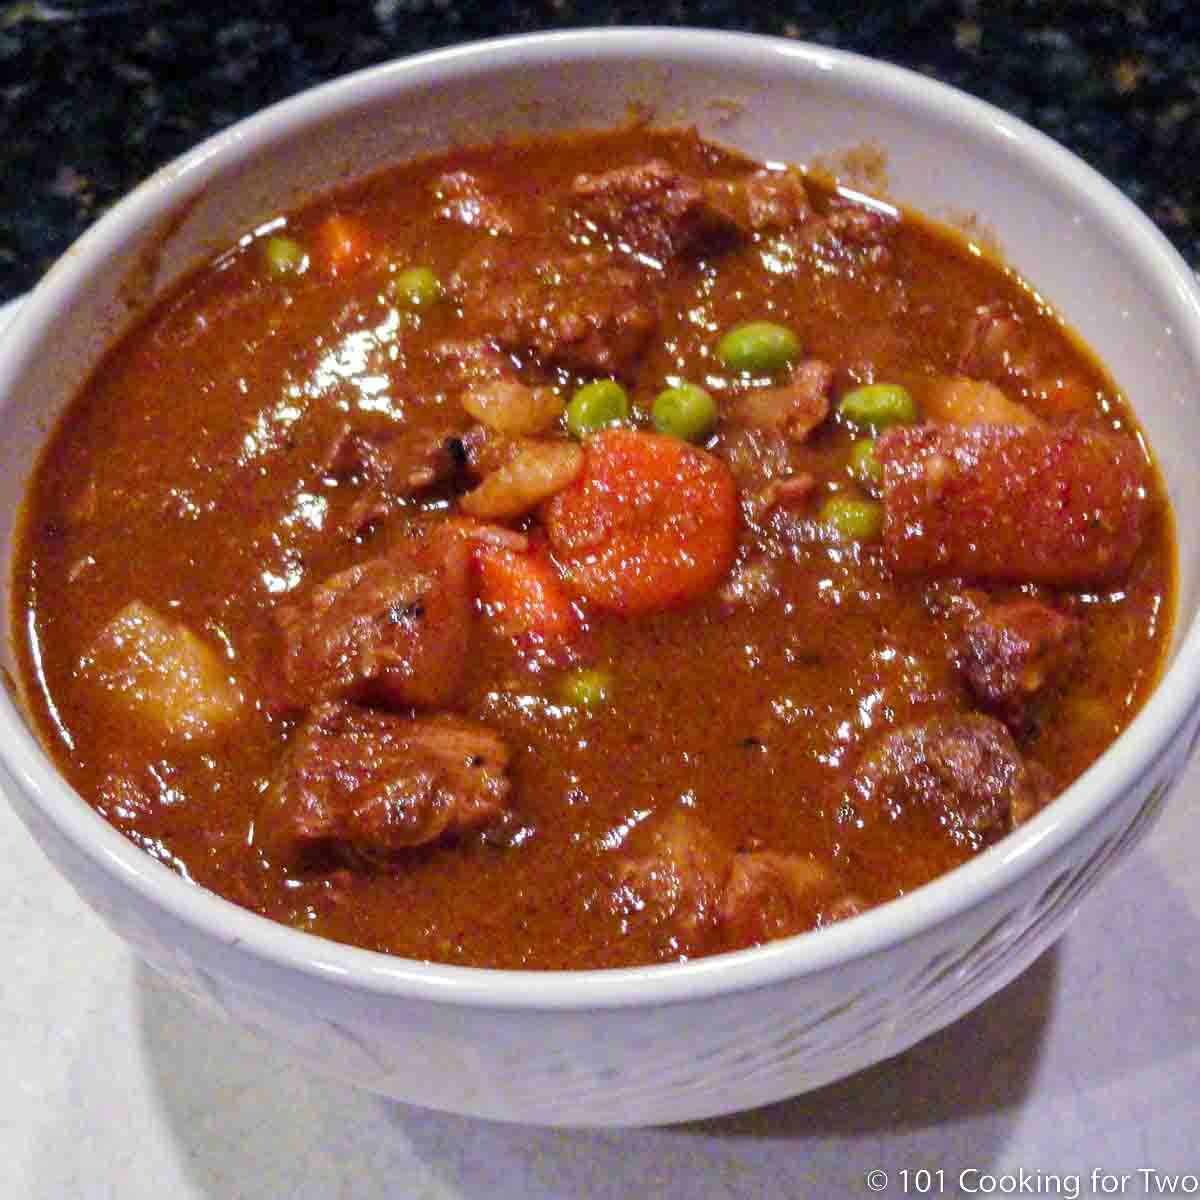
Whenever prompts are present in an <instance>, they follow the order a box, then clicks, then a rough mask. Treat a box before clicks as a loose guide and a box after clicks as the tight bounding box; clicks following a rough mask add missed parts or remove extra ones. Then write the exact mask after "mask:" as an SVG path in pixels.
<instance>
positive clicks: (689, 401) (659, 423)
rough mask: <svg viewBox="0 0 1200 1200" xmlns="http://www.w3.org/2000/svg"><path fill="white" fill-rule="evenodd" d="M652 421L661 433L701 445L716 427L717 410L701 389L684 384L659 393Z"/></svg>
mask: <svg viewBox="0 0 1200 1200" xmlns="http://www.w3.org/2000/svg"><path fill="white" fill-rule="evenodd" d="M650 418H651V420H652V421H653V422H654V428H655V429H657V430H658V432H659V433H669V434H671V435H672V436H673V437H677V438H683V440H684V441H686V442H700V441H703V440H704V439H705V438H706V437H708V435H709V434H710V433H712V431H713V430H714V429H716V427H717V406H716V403H715V402H714V401H713V398H712V397H711V396H710V395H709V394H708V393H707V392H706V391H705V390H704V389H703V388H702V387H698V386H697V385H696V384H694V383H681V384H680V385H679V386H678V387H672V388H667V389H666V390H665V391H662V392H659V393H658V395H657V397H655V400H654V406H653V408H651V410H650Z"/></svg>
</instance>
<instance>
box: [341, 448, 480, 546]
mask: <svg viewBox="0 0 1200 1200" xmlns="http://www.w3.org/2000/svg"><path fill="white" fill-rule="evenodd" d="M462 433H463V430H462V429H461V428H459V427H456V426H450V425H447V426H445V427H443V428H438V429H412V430H407V429H404V430H399V431H396V432H392V433H386V434H381V435H377V436H371V435H368V434H365V433H356V432H354V431H353V430H352V429H350V428H349V427H347V428H346V429H345V431H344V432H343V433H342V434H341V435H340V436H339V437H338V438H337V440H336V441H335V442H334V444H333V445H332V446H331V447H330V450H329V454H328V456H327V458H326V461H325V464H324V467H325V473H326V474H328V475H331V476H334V477H335V478H342V479H350V480H355V481H357V482H359V483H361V484H363V485H364V490H363V492H362V494H361V495H360V496H359V497H358V498H357V499H356V500H355V502H354V503H353V504H352V505H351V506H350V511H349V512H348V513H347V515H346V518H345V521H344V527H345V531H346V532H347V533H349V534H351V535H354V534H357V533H358V532H359V531H360V530H362V529H363V527H364V526H366V525H369V524H370V523H371V522H372V521H378V520H381V519H382V518H384V517H386V516H387V515H388V514H389V513H390V512H392V510H393V509H394V508H395V506H396V505H397V504H399V503H401V502H403V501H404V500H407V499H409V498H410V497H413V496H417V495H419V494H420V493H421V492H424V491H426V490H427V489H429V488H432V487H435V486H436V485H438V484H441V483H447V482H449V481H451V480H453V479H454V478H455V477H456V476H457V475H458V473H459V471H460V469H461V463H460V461H459V459H458V458H457V457H456V455H455V453H454V443H455V439H456V438H459V437H461V435H462Z"/></svg>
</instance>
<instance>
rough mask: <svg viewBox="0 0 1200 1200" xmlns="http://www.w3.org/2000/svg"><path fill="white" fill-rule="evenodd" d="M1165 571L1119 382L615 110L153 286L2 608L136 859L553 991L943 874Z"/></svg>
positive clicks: (1006, 797) (1077, 762) (902, 236)
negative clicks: (525, 973)
mask: <svg viewBox="0 0 1200 1200" xmlns="http://www.w3.org/2000/svg"><path fill="white" fill-rule="evenodd" d="M750 322H753V323H757V324H756V325H755V326H754V327H752V328H751V329H749V330H746V329H745V328H741V327H743V326H745V325H746V323H750ZM731 331H734V332H735V333H736V334H737V336H735V337H734V338H733V339H732V340H731V341H727V340H726V338H727V335H729V334H730V332H731ZM601 381H602V382H604V383H605V384H606V385H607V386H606V387H605V388H600V389H596V388H595V387H593V388H592V389H591V390H590V391H587V392H585V393H584V397H583V399H582V400H580V399H578V393H579V391H580V389H582V388H585V387H586V386H587V385H594V384H596V383H597V382H601ZM614 384H615V385H619V390H618V389H617V388H614V387H613V386H612V385H614ZM685 385H686V386H685ZM688 387H699V388H701V389H703V391H704V393H706V394H707V396H708V397H709V402H710V403H709V407H708V408H705V401H704V398H703V397H697V395H696V394H695V392H694V391H690V390H687V389H688ZM679 388H684V392H683V394H682V395H679V394H676V395H675V397H674V400H672V401H670V402H664V401H659V400H658V398H659V397H660V394H661V393H663V392H664V391H669V390H671V389H679ZM864 389H866V390H864ZM622 394H623V398H624V399H623V402H624V404H626V405H627V408H628V411H627V414H626V415H625V416H624V417H621V416H620V409H621V405H622ZM656 401H658V403H656ZM606 404H609V405H615V406H616V407H615V408H612V409H609V410H608V411H607V413H606V410H605V405H606ZM673 405H674V408H673V407H672V406H673ZM889 406H890V407H889ZM680 409H682V411H683V412H684V418H683V424H682V425H680V424H679V420H680V418H679V410H680ZM673 413H674V415H673V416H672V414H673ZM614 414H615V415H616V419H615V420H614V421H605V420H604V419H603V418H604V417H605V416H606V415H608V416H610V417H611V416H613V415H614ZM673 422H674V426H673V424H672V423H673ZM689 422H691V425H689V424H688V423H689ZM656 424H657V426H658V427H660V428H658V429H656ZM662 428H665V429H666V431H665V432H663V431H661V429H662ZM679 432H683V433H684V434H685V435H686V436H683V437H680V436H677V434H678V433H679ZM1173 581H1174V560H1173V545H1172V534H1171V521H1170V515H1169V513H1168V510H1167V506H1166V502H1165V498H1164V494H1163V490H1162V487H1161V484H1160V481H1159V480H1158V477H1157V475H1156V474H1155V472H1154V471H1153V469H1152V466H1151V464H1150V462H1149V460H1148V456H1147V454H1146V451H1145V449H1144V444H1143V443H1142V441H1141V439H1140V435H1139V433H1138V429H1137V425H1136V423H1135V420H1134V417H1133V415H1132V413H1131V411H1130V409H1129V407H1128V405H1127V403H1126V401H1125V399H1124V398H1123V397H1122V396H1121V395H1120V393H1119V392H1118V390H1117V389H1116V387H1115V385H1114V383H1113V382H1112V380H1111V379H1109V378H1108V376H1107V375H1106V374H1105V373H1104V371H1103V369H1102V368H1101V366H1100V365H1099V364H1098V363H1097V362H1096V360H1095V359H1094V358H1093V357H1092V356H1091V354H1090V353H1089V352H1088V351H1086V350H1085V349H1083V348H1082V347H1081V346H1080V345H1079V344H1078V342H1077V341H1076V340H1075V339H1074V338H1073V336H1072V335H1071V334H1070V332H1069V331H1067V330H1066V329H1064V328H1063V326H1062V324H1061V323H1060V321H1059V320H1058V319H1057V318H1056V316H1055V314H1054V313H1053V312H1051V311H1049V310H1048V309H1047V308H1046V306H1045V305H1044V303H1043V302H1042V301H1041V300H1040V298H1039V297H1038V296H1037V294H1036V293H1035V292H1034V291H1032V290H1031V289H1030V288H1029V287H1028V286H1026V285H1025V284H1024V282H1023V281H1022V280H1020V279H1019V278H1017V277H1015V276H1014V275H1013V274H1012V273H1011V272H1010V271H1008V270H1007V269H1005V268H1004V267H1003V266H1002V265H1000V264H998V263H996V262H995V261H993V260H991V259H990V258H989V257H988V256H987V254H985V253H982V252H981V251H980V249H979V248H978V247H977V246H974V245H972V244H970V243H968V242H967V241H965V240H964V239H962V238H961V237H959V236H957V235H955V234H953V233H951V232H949V231H947V230H945V229H943V228H940V227H937V226H935V225H934V224H932V223H930V222H928V221H925V220H923V219H922V218H920V217H918V216H915V215H913V214H910V213H904V212H897V211H896V210H895V209H893V208H891V207H890V206H889V205H887V204H884V203H882V202H879V201H873V200H872V201H864V200H862V199H861V198H858V197H848V196H846V195H843V194H841V193H839V192H838V191H837V190H836V189H835V188H833V187H831V186H829V185H827V184H824V183H821V182H819V181H816V180H814V179H812V178H807V177H803V176H801V175H800V174H799V173H798V172H796V171H792V170H782V169H775V168H770V169H768V168H764V167H761V166H759V165H757V164H754V163H750V162H748V161H746V160H745V159H743V158H741V157H740V156H738V155H736V154H733V153H730V152H727V151H725V150H723V149H719V148H717V147H714V146H712V145H709V144H706V143H704V142H703V141H701V140H700V139H698V138H697V137H696V136H695V135H694V134H692V133H690V132H687V131H666V132H664V131H653V130H649V129H646V128H643V127H633V128H629V129H622V130H617V131H610V132H604V133H589V134H580V135H573V136H570V137H559V138H554V139H548V140H535V141H521V142H513V143H502V144H498V145H493V146H488V147H483V148H474V149H467V150H461V151H456V152H454V153H453V154H451V155H447V156H442V157H437V158H430V159H425V160H421V161H417V162H414V163H411V164H407V165H404V166H401V167H398V168H396V169H394V170H389V171H387V172H386V173H383V174H381V175H379V176H377V177H374V178H371V179H368V180H366V181H364V182H362V183H359V184H357V185H355V186H354V187H352V188H349V189H347V190H344V191H340V192H338V193H336V194H334V195H331V196H329V197H327V198H323V199H320V200H317V201H315V202H313V203H312V204H311V205H309V206H307V207H304V208H302V209H301V210H299V211H298V212H294V213H288V214H287V215H286V217H281V218H280V219H279V221H277V222H274V223H272V224H271V225H270V226H269V227H265V228H264V229H262V230H259V231H256V232H255V233H253V234H249V235H247V237H245V238H244V239H242V241H241V242H239V243H238V245H237V246H235V247H233V248H232V249H230V250H228V251H227V252H225V253H223V254H221V255H220V256H219V257H217V258H215V259H214V260H213V261H212V262H211V263H210V264H209V265H207V266H206V267H204V268H202V269H200V270H198V271H197V272H195V273H194V274H193V275H191V276H190V277H189V278H187V279H186V280H185V281H184V282H183V283H181V284H180V285H179V286H178V287H177V288H175V289H174V291H173V292H172V293H171V295H170V296H169V297H168V298H167V299H166V300H164V301H163V302H162V303H160V304H159V305H158V306H157V307H156V308H155V309H154V311H153V312H152V313H151V314H150V315H149V316H147V317H146V318H145V319H144V320H142V321H141V322H140V323H139V324H138V326H137V327H136V328H135V329H134V330H133V331H132V332H131V333H130V334H129V335H128V336H126V337H124V338H123V339H122V340H121V341H120V343H119V344H118V345H116V346H115V347H113V349H112V350H111V352H110V353H109V354H108V355H107V357H106V358H105V359H104V361H103V362H102V364H101V366H100V367H99V369H98V370H97V371H96V373H95V375H94V377H93V378H92V379H91V380H90V381H89V382H88V384H87V386H86V387H85V388H84V389H83V391H82V393H81V394H80V396H79V397H78V399H77V400H76V401H75V403H74V404H73V405H72V406H71V408H70V410H69V412H68V413H67V415H66V417H65V418H64V419H63V421H62V422H61V424H60V426H59V428H58V429H57V431H56V432H55V435H54V437H53V439H52V441H51V443H50V446H49V448H48V449H47V451H46V452H45V455H44V458H43V460H42V462H41V464H40V467H39V469H38V472H37V475H36V478H35V480H34V482H33V486H32V489H31V491H30V494H29V497H28V502H27V507H26V512H25V518H24V526H23V536H22V541H21V544H20V547H19V552H18V555H17V559H16V569H15V585H16V586H15V589H14V598H13V605H14V610H15V611H14V615H15V620H14V628H16V629H18V630H19V631H21V636H22V638H23V639H24V640H23V641H22V642H21V644H20V645H19V647H18V650H19V654H20V658H21V664H22V668H23V674H24V686H25V691H26V693H27V696H28V698H29V701H30V703H31V705H32V707H33V708H34V710H35V714H36V717H37V719H38V722H39V725H40V728H41V732H42V735H43V737H44V740H45V741H46V743H47V744H48V746H49V747H50V749H51V751H52V753H53V754H54V756H55V758H56V760H57V761H58V762H59V764H60V765H61V768H62V770H63V772H64V773H65V775H66V777H67V778H68V779H69V780H70V782H71V783H72V784H73V785H74V786H76V787H77V788H78V789H79V791H80V792H81V793H82V794H83V795H84V796H85V797H86V798H87V799H88V800H89V802H90V803H91V804H92V805H94V806H95V808H96V809H97V810H98V811H99V812H100V813H101V814H102V815H103V816H105V817H106V818H107V819H108V820H109V821H110V822H111V823H112V824H113V825H115V826H116V827H117V828H118V829H120V830H122V831H123V832H124V833H125V834H126V835H127V836H129V837H130V838H131V839H133V840H134V841H135V842H137V843H138V844H139V845H140V846H142V847H143V848H144V849H145V850H147V851H148V852H149V853H150V854H152V855H154V856H155V857H156V858H158V859H160V860H161V861H162V862H164V863H166V864H167V865H168V866H170V867H171V868H172V869H174V870H176V871H178V872H179V873H180V874H182V875H184V876H185V877H187V878H189V879H191V880H194V881H195V882H196V883H197V884H199V885H201V886H204V887H207V888H211V889H212V890H214V891H216V892H219V893H220V894H222V895H224V896H226V897H228V898H229V899H231V900H234V901H236V902H237V903H239V904H241V905H244V906H246V907H248V908H251V909H253V910H255V911H257V912H260V913H263V914H265V915H267V916H269V917H272V918H274V919H276V920H279V921H283V922H286V923H289V924H291V925H294V926H296V927H299V928H302V929H306V930H309V931H312V932H315V933H318V934H321V935H323V936H326V937H330V938H334V939H337V940H340V941H345V942H350V943H354V944H357V945H360V946H364V947H368V948H371V949H377V950H382V951H386V952H390V953H393V954H398V955H404V956H408V957H412V958H417V959H432V960H437V961H441V962H451V963H462V964H471V965H482V966H493V967H529V968H583V967H602V966H623V965H630V964H638V963H648V962H656V961H663V960H672V959H678V958H686V957H692V956H697V955H704V954H709V953H714V952H719V951H722V950H728V949H734V948H738V947H740V946H744V945H750V944H754V943H756V942H760V941H764V940H767V939H769V938H772V937H777V936H782V935H786V934H790V933H795V932H800V931H802V930H805V929H809V928H812V927H814V926H817V925H820V924H824V923H827V922H829V921H832V920H841V919H847V918H848V917H852V916H853V915H854V914H855V913H857V912H860V911H863V910H864V909H866V908H869V907H870V906H872V905H875V904H878V903H881V902H884V901H887V900H889V899H891V898H894V897H896V896H899V895H902V894H904V893H906V892H908V891H910V890H911V889H913V888H915V887H919V886H920V885H921V884H923V883H925V882H927V881H928V880H930V879H932V878H934V877H936V876H937V875H939V874H940V873H942V872H944V871H946V870H949V869H951V868H953V867H954V866H956V865H958V864H960V863H962V862H963V861H965V860H966V859H967V858H969V857H970V856H971V855H973V854H976V853H978V852H979V851H980V850H981V849H983V848H984V847H986V846H987V845H989V844H990V843H992V842H993V841H995V840H996V838H998V837H1000V836H1002V835H1003V834H1004V833H1005V832H1006V831H1008V830H1009V829H1011V828H1012V827H1013V826H1014V825H1015V824H1017V823H1019V822H1020V821H1021V820H1024V819H1026V818H1027V817H1029V816H1031V815H1032V814H1033V813H1035V812H1036V811H1037V810H1038V809H1039V808H1040V806H1041V805H1042V804H1043V803H1045V802H1046V801H1047V800H1048V799H1049V798H1050V797H1051V796H1052V795H1053V794H1055V793H1057V792H1059V791H1061V790H1062V789H1063V788H1064V787H1066V786H1067V785H1068V784H1069V783H1070V782H1071V781H1072V780H1074V779H1075V778H1076V777H1077V776H1078V775H1079V774H1080V773H1081V772H1082V771H1083V770H1084V769H1085V768H1086V767H1087V766H1088V765H1089V764H1090V763H1091V762H1092V761H1093V760H1094V759H1095V758H1096V757H1097V755H1099V754H1100V753H1102V752H1103V750H1104V749H1105V748H1106V747H1107V746H1108V745H1109V744H1110V743H1111V741H1112V740H1113V738H1114V737H1115V736H1116V735H1117V734H1118V733H1119V732H1120V731H1121V730H1122V729H1123V728H1124V726H1125V725H1126V724H1127V723H1128V721H1129V720H1130V719H1131V717H1132V715H1133V714H1134V713H1135V712H1136V710H1137V709H1138V707H1139V706H1140V705H1141V703H1142V702H1143V700H1144V699H1145V697H1146V694H1147V692H1148V691H1149V689H1150V688H1151V686H1152V685H1153V683H1154V682H1155V679H1156V677H1157V675H1158V672H1159V669H1160V666H1161V662H1162V659H1163V655H1164V649H1165V644H1166V639H1167V637H1168V634H1169V627H1170V620H1171V616H1172V604H1173Z"/></svg>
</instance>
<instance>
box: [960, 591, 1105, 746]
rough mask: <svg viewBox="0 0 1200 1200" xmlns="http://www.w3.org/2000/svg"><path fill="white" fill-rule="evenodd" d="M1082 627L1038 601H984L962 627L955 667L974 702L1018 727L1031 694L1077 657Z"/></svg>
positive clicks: (1057, 675)
mask: <svg viewBox="0 0 1200 1200" xmlns="http://www.w3.org/2000/svg"><path fill="white" fill-rule="evenodd" d="M1082 631H1083V622H1082V621H1080V620H1079V618H1078V617H1072V616H1069V615H1067V614H1066V613H1061V612H1058V611H1057V610H1056V609H1053V608H1050V607H1049V605H1046V604H1043V603H1042V602H1041V601H1039V600H1034V599H1019V600H1014V601H1011V602H1009V603H1006V604H989V605H987V606H986V607H985V608H984V610H983V611H982V613H981V614H980V615H979V616H978V617H976V618H975V619H974V620H972V621H970V622H969V623H968V624H967V625H966V627H965V628H964V629H963V632H962V636H961V638H960V640H959V643H958V649H957V659H958V666H959V669H960V670H961V671H962V673H963V676H964V677H965V679H966V681H967V683H968V685H969V686H970V688H971V691H972V692H973V693H974V694H975V696H976V698H977V699H978V700H979V702H980V703H981V704H983V705H984V706H985V707H987V708H989V709H991V710H992V711H993V712H995V713H996V714H997V715H999V716H1000V717H1001V718H1002V719H1003V720H1004V721H1006V722H1007V723H1008V725H1009V726H1010V727H1012V728H1014V729H1018V730H1019V729H1021V728H1023V727H1024V726H1025V724H1026V717H1027V711H1028V707H1029V704H1030V701H1031V700H1032V699H1033V698H1034V696H1035V695H1036V694H1037V693H1038V692H1040V691H1041V690H1042V688H1044V687H1045V686H1046V685H1047V684H1050V683H1053V682H1054V681H1055V680H1056V679H1058V678H1060V677H1061V676H1062V675H1063V674H1064V673H1065V672H1066V671H1067V670H1069V669H1070V667H1071V665H1072V664H1073V663H1074V662H1075V661H1076V659H1077V658H1078V657H1079V654H1080V652H1081V650H1082V648H1083V640H1082Z"/></svg>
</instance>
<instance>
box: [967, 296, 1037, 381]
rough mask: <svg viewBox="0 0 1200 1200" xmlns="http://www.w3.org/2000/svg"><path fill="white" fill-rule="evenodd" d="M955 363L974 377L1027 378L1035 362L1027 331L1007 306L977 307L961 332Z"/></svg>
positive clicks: (1035, 370) (1030, 374) (1032, 370)
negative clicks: (961, 340)
mask: <svg viewBox="0 0 1200 1200" xmlns="http://www.w3.org/2000/svg"><path fill="white" fill-rule="evenodd" d="M958 365H959V368H960V369H961V370H962V372H963V374H964V375H969V376H972V377H973V378H975V379H993V380H996V379H1000V380H1002V379H1005V378H1010V379H1031V378H1033V376H1034V375H1036V374H1037V373H1038V369H1039V364H1038V360H1037V357H1036V353H1035V351H1034V350H1033V347H1032V345H1031V343H1030V337H1029V332H1028V331H1027V330H1026V328H1025V326H1024V325H1023V324H1022V323H1021V321H1020V319H1019V318H1018V317H1017V316H1015V315H1014V314H1013V313H1011V312H1009V311H1008V310H1007V309H997V308H994V307H991V306H988V307H986V308H980V309H978V310H977V311H976V313H975V316H974V317H973V318H972V319H971V321H970V322H969V323H968V325H967V328H966V330H965V332H964V334H963V345H962V350H961V351H960V352H959V357H958Z"/></svg>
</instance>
